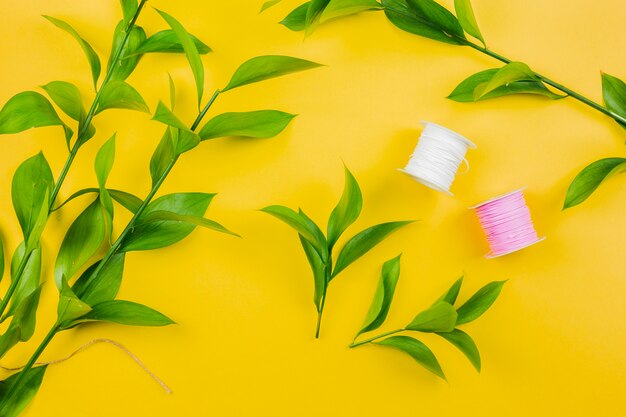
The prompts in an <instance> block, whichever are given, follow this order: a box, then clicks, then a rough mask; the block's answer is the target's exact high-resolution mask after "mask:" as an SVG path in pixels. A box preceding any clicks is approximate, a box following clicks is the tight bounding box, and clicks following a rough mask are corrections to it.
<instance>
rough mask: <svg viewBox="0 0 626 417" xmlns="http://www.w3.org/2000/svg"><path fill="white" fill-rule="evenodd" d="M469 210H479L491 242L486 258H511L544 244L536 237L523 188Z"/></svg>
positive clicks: (480, 218) (481, 221) (482, 223)
mask: <svg viewBox="0 0 626 417" xmlns="http://www.w3.org/2000/svg"><path fill="white" fill-rule="evenodd" d="M470 208H473V209H474V210H476V214H477V215H478V219H479V220H480V224H481V226H482V228H483V231H484V232H485V236H486V237H487V241H488V242H489V247H490V249H491V250H490V252H489V253H488V254H487V255H485V257H487V258H497V257H498V256H503V255H508V254H509V253H513V252H517V251H518V250H521V249H524V248H527V247H529V246H532V245H534V244H535V243H539V242H541V241H542V240H545V237H541V238H540V237H539V236H538V235H537V232H536V230H535V226H534V225H533V222H532V219H531V217H530V209H529V208H528V206H527V205H526V200H525V199H524V193H523V188H522V189H519V190H515V191H512V192H510V193H508V194H504V195H500V196H498V197H494V198H492V199H490V200H487V201H485V202H483V203H480V204H477V205H475V206H473V207H470Z"/></svg>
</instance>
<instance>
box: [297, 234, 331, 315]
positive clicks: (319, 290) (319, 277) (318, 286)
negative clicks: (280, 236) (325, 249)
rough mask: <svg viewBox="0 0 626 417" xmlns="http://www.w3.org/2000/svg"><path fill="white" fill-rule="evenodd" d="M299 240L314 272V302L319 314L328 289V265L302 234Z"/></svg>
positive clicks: (299, 235)
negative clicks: (325, 291) (325, 290)
mask: <svg viewBox="0 0 626 417" xmlns="http://www.w3.org/2000/svg"><path fill="white" fill-rule="evenodd" d="M298 238H299V239H300V244H301V245H302V249H304V253H305V255H306V258H307V260H308V261H309V265H310V266H311V271H312V272H313V284H314V289H315V291H314V293H313V302H314V303H315V307H316V308H317V311H318V312H319V311H320V308H321V301H322V297H323V296H324V289H325V288H326V265H325V264H324V261H323V260H322V258H321V257H320V255H319V254H318V253H317V250H316V249H315V247H313V245H312V244H311V243H309V241H308V240H306V239H305V238H304V237H302V235H301V234H298Z"/></svg>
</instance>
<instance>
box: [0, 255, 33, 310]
mask: <svg viewBox="0 0 626 417" xmlns="http://www.w3.org/2000/svg"><path fill="white" fill-rule="evenodd" d="M32 253H33V251H29V252H28V253H24V255H23V256H22V259H21V260H20V264H19V265H18V266H17V270H16V271H15V278H14V279H12V280H11V285H9V289H8V290H7V293H6V294H5V296H4V298H3V299H2V303H0V317H2V315H3V314H4V310H6V308H7V306H8V305H9V300H11V297H13V293H14V292H15V290H16V289H17V285H18V284H19V279H17V278H21V276H22V274H23V273H24V270H25V269H26V265H27V264H28V260H29V259H30V256H31V255H32Z"/></svg>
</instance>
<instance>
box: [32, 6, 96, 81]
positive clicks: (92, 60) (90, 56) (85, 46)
mask: <svg viewBox="0 0 626 417" xmlns="http://www.w3.org/2000/svg"><path fill="white" fill-rule="evenodd" d="M44 18H46V19H47V20H49V21H50V22H51V23H52V24H53V25H55V26H56V27H58V28H59V29H61V30H64V31H65V32H67V33H69V34H70V35H71V36H72V37H73V38H74V39H76V41H77V42H78V44H79V45H80V47H81V48H82V50H83V52H84V53H85V55H86V56H87V60H88V61H89V66H90V67H91V77H92V78H93V86H94V88H95V87H96V85H97V83H98V78H99V77H100V58H98V54H96V51H94V50H93V48H92V47H91V45H89V43H88V42H87V41H86V40H84V39H83V38H82V37H81V36H80V35H79V34H78V32H76V30H75V29H74V28H73V27H72V26H70V25H69V24H67V23H66V22H64V21H62V20H59V19H57V18H54V17H52V16H44Z"/></svg>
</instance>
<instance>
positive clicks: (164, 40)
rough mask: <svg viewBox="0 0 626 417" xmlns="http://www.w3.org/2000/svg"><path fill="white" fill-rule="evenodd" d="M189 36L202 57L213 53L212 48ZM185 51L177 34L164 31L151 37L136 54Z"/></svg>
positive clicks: (169, 30)
mask: <svg viewBox="0 0 626 417" xmlns="http://www.w3.org/2000/svg"><path fill="white" fill-rule="evenodd" d="M187 35H188V36H189V37H190V38H191V40H192V41H193V43H194V44H195V45H196V49H197V51H198V53H199V54H200V55H205V54H208V53H209V52H211V48H210V47H209V46H208V45H206V44H205V43H204V42H202V41H201V40H200V39H198V38H196V37H195V36H193V35H192V34H191V33H189V32H187ZM183 52H185V49H184V48H183V45H182V43H181V42H180V40H179V39H178V36H177V35H176V33H175V32H174V31H173V30H171V29H168V30H162V31H160V32H157V33H155V34H154V35H152V36H150V37H149V38H148V39H146V40H145V42H143V43H142V44H141V46H140V47H139V48H138V49H137V51H136V52H135V53H137V54H149V53H176V54H178V53H183Z"/></svg>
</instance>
